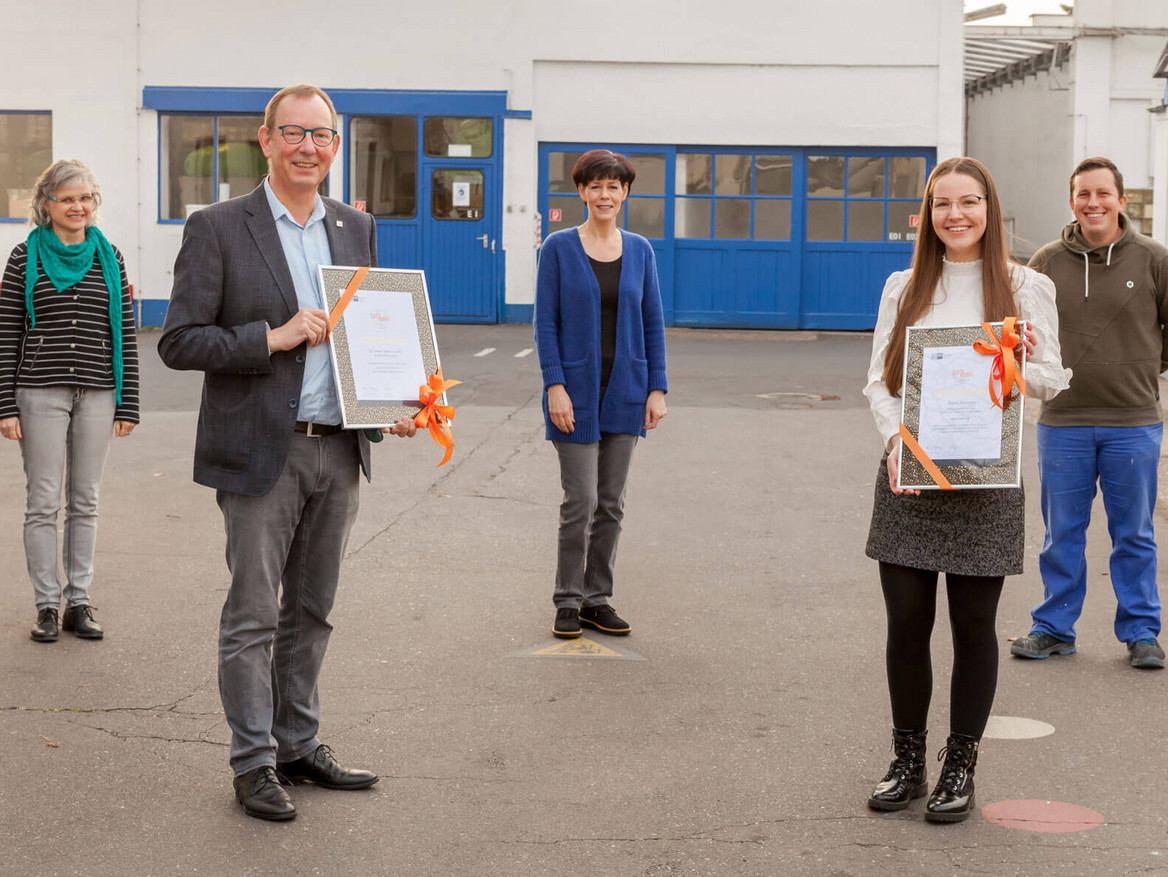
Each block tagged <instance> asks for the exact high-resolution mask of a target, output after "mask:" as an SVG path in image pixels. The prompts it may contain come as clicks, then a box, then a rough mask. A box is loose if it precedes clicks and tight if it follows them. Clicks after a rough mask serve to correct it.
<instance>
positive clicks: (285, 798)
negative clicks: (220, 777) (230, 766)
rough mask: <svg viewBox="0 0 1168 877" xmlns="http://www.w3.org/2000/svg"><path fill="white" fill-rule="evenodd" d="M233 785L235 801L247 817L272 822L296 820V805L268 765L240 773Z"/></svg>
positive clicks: (274, 771) (272, 768)
mask: <svg viewBox="0 0 1168 877" xmlns="http://www.w3.org/2000/svg"><path fill="white" fill-rule="evenodd" d="M233 785H234V786H235V800H236V801H238V802H239V805H240V806H241V807H242V808H243V812H244V813H246V814H247V815H248V816H254V817H255V818H256V819H270V820H272V821H274V822H283V821H284V820H286V819H295V818H296V805H295V804H293V803H292V798H291V797H290V796H289V795H288V793H287V792H285V791H284V790H283V789H282V788H281V787H280V781H279V779H277V777H276V769H275V768H274V767H272V766H271V765H270V764H265V765H264V766H263V767H257V768H256V769H255V770H249V771H248V772H247V773H241V774H240V775H239V776H237V777H236V778H235V780H234V781H233Z"/></svg>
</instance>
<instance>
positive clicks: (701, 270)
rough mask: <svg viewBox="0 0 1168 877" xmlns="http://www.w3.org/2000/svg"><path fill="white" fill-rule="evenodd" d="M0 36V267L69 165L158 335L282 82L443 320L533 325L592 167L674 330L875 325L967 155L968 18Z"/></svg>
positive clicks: (394, 24)
mask: <svg viewBox="0 0 1168 877" xmlns="http://www.w3.org/2000/svg"><path fill="white" fill-rule="evenodd" d="M1155 5H1157V6H1163V7H1164V10H1165V12H1164V14H1165V15H1168V4H1162V3H1160V2H1159V0H1157V2H1156V4H1155ZM1161 17H1163V16H1161ZM4 18H5V22H4V32H5V40H4V43H5V50H4V52H3V53H0V81H3V82H4V83H5V86H4V89H3V91H2V95H0V190H3V191H2V192H0V195H2V198H0V249H2V250H3V251H4V252H7V251H8V249H10V248H11V247H12V246H13V245H15V244H16V243H17V242H18V241H20V240H21V239H23V237H24V235H25V234H26V232H27V226H26V224H25V222H24V212H23V211H24V208H23V203H24V200H25V199H26V198H27V194H28V192H27V190H28V186H29V185H30V183H31V180H32V178H34V177H35V175H36V173H38V172H39V171H40V170H41V169H43V168H44V167H45V166H46V165H47V164H48V162H49V161H50V160H52V159H55V158H62V157H75V158H80V159H82V160H83V161H85V162H86V163H88V164H89V165H90V166H91V167H93V169H94V170H95V171H96V173H97V174H98V176H99V178H100V180H101V184H102V188H103V192H104V195H105V204H104V206H103V208H102V211H103V220H102V224H103V228H104V229H105V230H106V232H107V234H108V236H109V237H110V239H111V240H112V241H114V243H116V244H117V245H118V246H119V247H120V248H121V249H122V250H123V251H124V252H125V254H126V257H127V263H128V265H129V270H130V272H131V275H132V282H133V283H134V287H135V291H136V295H137V300H138V304H139V307H140V318H141V320H142V322H143V323H144V324H146V325H158V324H159V323H160V322H161V319H162V316H163V315H164V313H165V309H166V304H167V301H168V297H169V294H170V286H171V267H172V265H173V262H174V257H175V254H176V253H177V251H178V248H179V244H180V240H181V236H182V228H183V221H184V218H185V216H186V215H187V214H188V213H189V212H190V211H191V210H193V209H198V207H199V206H201V205H204V204H208V203H211V202H213V201H216V200H220V199H224V198H228V197H234V196H237V195H240V194H243V193H245V192H247V191H249V190H250V189H251V188H252V187H253V186H255V185H256V184H257V183H258V182H259V180H260V178H261V175H262V174H263V172H264V163H263V160H262V156H261V155H260V154H259V152H258V148H257V144H256V138H255V130H256V128H257V127H258V126H259V123H260V113H261V112H262V109H263V107H264V105H265V103H266V102H267V100H268V98H269V97H270V96H271V94H272V93H273V92H274V91H275V90H276V89H277V88H279V87H280V86H283V85H286V84H290V83H293V82H298V81H308V82H313V83H316V84H318V85H321V86H323V87H324V88H326V89H327V90H328V91H329V92H330V94H331V95H332V96H333V98H334V100H335V102H336V104H337V108H338V111H339V112H340V113H341V115H342V119H341V122H340V128H341V135H342V146H341V152H340V155H339V158H338V160H337V162H336V164H335V165H334V169H333V172H332V175H331V178H330V180H329V184H328V194H329V195H330V196H332V197H335V198H339V199H342V200H344V201H346V202H349V203H353V204H355V205H357V204H360V205H362V206H363V207H364V209H366V210H368V211H369V212H370V213H372V214H374V215H375V216H376V217H377V218H378V229H379V239H378V245H379V256H380V262H381V264H382V265H384V266H391V267H405V268H417V267H421V268H424V269H426V272H427V277H428V280H429V285H430V288H431V296H432V299H433V302H434V309H435V311H436V314H437V316H438V318H439V319H440V320H447V321H464V322H488V323H489V322H504V321H527V320H530V317H531V307H532V302H533V300H534V276H535V260H536V247H537V241H538V240H539V236H540V235H543V236H546V235H547V234H549V233H550V232H551V231H554V230H555V229H557V228H562V227H564V226H566V225H569V224H573V223H576V222H579V221H580V220H581V218H582V215H583V214H582V207H581V204H580V202H579V200H578V198H577V197H576V195H575V192H574V189H573V187H572V185H571V182H570V180H569V179H567V175H568V172H569V171H570V169H571V164H572V162H573V161H574V158H575V156H576V155H577V154H578V153H580V152H581V151H583V150H585V149H588V148H592V147H596V146H604V147H608V148H613V149H617V150H620V151H624V152H627V153H629V154H630V156H631V158H632V159H633V161H634V164H635V165H636V167H637V168H638V178H637V181H636V183H635V184H634V187H633V192H632V197H631V198H630V199H629V201H628V202H627V204H628V207H627V216H626V219H625V222H626V224H627V226H628V227H629V228H631V229H633V230H635V231H638V232H640V233H642V234H644V235H646V236H647V237H648V238H649V239H650V240H651V241H652V242H653V245H654V248H655V249H656V252H657V256H658V263H659V271H660V274H661V277H662V287H663V293H664V298H665V305H666V314H667V319H668V321H669V322H670V323H672V324H676V325H700V326H755V327H828V328H856V329H864V328H869V327H870V326H871V325H872V324H873V323H874V320H875V312H876V305H877V301H878V298H879V291H880V288H881V282H882V280H883V278H884V276H885V275H887V274H888V273H889V271H891V270H894V269H897V268H901V267H904V266H905V265H907V263H908V261H909V258H910V253H911V242H912V240H913V239H914V238H915V217H914V214H915V213H916V209H917V207H918V205H919V199H920V196H921V192H922V188H923V181H924V178H925V175H926V173H927V171H928V170H929V169H930V168H931V167H932V166H933V165H934V164H935V163H936V161H937V160H938V159H939V158H946V157H949V156H952V155H956V154H959V153H961V152H962V151H963V142H964V117H963V107H964V102H963V99H962V95H963V91H962V89H963V69H962V4H961V2H960V0H885V2H882V3H880V4H871V3H864V2H858V0H845V2H833V3H794V2H774V0H723V2H721V3H714V4H711V3H705V2H695V0H668V2H666V0H629V2H626V3H622V4H618V5H614V6H605V7H596V6H587V5H581V4H574V3H573V4H569V3H561V2H554V0H512V2H507V3H483V2H467V0H448V2H446V3H443V4H438V5H436V4H425V3H415V2H408V3H407V2H397V0H391V2H382V3H372V2H363V0H334V2H332V3H328V4H309V3H302V2H298V0H287V2H282V3H276V2H270V0H242V2H241V0H205V2H203V3H200V4H197V5H196V6H184V7H181V8H180V7H178V6H176V5H175V4H173V3H170V2H165V0H102V2H100V3H77V2H64V0H38V2H35V3H34V2H30V0H11V2H9V3H7V4H5V16H4ZM1162 42H1163V41H1161V43H1162ZM1153 61H1154V59H1153ZM1135 78H1136V73H1135V71H1134V69H1133V71H1132V72H1130V73H1129V72H1128V70H1127V68H1126V67H1125V68H1124V70H1123V71H1121V72H1120V73H1117V74H1116V76H1115V77H1113V80H1112V81H1114V83H1115V87H1116V88H1119V89H1122V90H1124V93H1125V94H1126V93H1127V92H1128V91H1132V90H1134V89H1137V87H1144V86H1137V84H1135V82H1134V80H1135ZM1129 80H1131V81H1130V82H1129ZM1083 99H1084V100H1086V99H1087V96H1084V98H1083ZM1090 99H1091V100H1093V101H1096V102H1098V101H1099V100H1102V99H1105V98H1101V97H1098V96H1095V97H1091V98H1090ZM1145 103H1146V101H1145ZM971 106H973V107H974V110H975V111H976V112H979V113H980V112H981V105H980V104H979V102H978V100H973V101H972V102H971ZM1139 112H1143V113H1144V114H1145V115H1147V113H1146V107H1140V108H1139ZM1095 135H1096V132H1094V131H1087V132H1085V133H1084V134H1083V136H1084V137H1086V138H1093V137H1095ZM1076 136H1078V134H1076ZM1045 139H1046V140H1048V141H1052V140H1054V139H1056V135H1055V132H1054V131H1053V130H1052V131H1050V132H1048V133H1047V135H1046V137H1045ZM1075 142H1076V143H1077V142H1078V141H1075ZM1085 142H1086V143H1089V144H1090V145H1091V148H1092V149H1097V151H1107V149H1106V148H1105V147H1111V146H1118V144H1112V143H1110V142H1101V141H1098V139H1087V140H1086V141H1085ZM1097 143H1098V144H1099V145H1098V146H1096V144H1097ZM1057 148H1063V147H1055V146H1053V145H1052V149H1057ZM1077 148H1078V147H1077V146H1074V147H1070V149H1071V151H1072V152H1074V150H1075V149H1077ZM1064 149H1065V148H1064ZM1125 150H1126V151H1122V152H1121V154H1120V155H1119V156H1118V157H1119V158H1120V159H1121V160H1126V161H1130V162H1131V164H1132V166H1133V170H1134V171H1135V173H1134V174H1133V176H1134V177H1136V178H1141V177H1148V176H1150V172H1149V171H1148V169H1147V167H1146V158H1145V159H1142V161H1144V164H1139V165H1138V168H1137V162H1136V160H1135V158H1134V154H1135V152H1138V150H1136V149H1135V148H1134V147H1131V148H1130V149H1129V148H1128V147H1126V146H1125ZM1059 157H1060V159H1061V158H1064V157H1065V158H1066V159H1067V160H1069V157H1070V156H1069V155H1065V156H1064V155H1061V154H1060V156H1059ZM1064 163H1065V162H1064ZM1002 170H1003V171H1005V170H1006V169H1005V167H1004V165H1003V167H1002ZM456 184H460V185H456ZM456 191H457V193H458V194H457V195H456V194H455V192H456Z"/></svg>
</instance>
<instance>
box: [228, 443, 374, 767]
mask: <svg viewBox="0 0 1168 877" xmlns="http://www.w3.org/2000/svg"><path fill="white" fill-rule="evenodd" d="M359 472H360V461H359V458H358V451H357V439H356V436H355V435H354V434H353V433H351V432H341V433H337V434H336V435H332V436H328V437H327V438H310V437H308V436H306V435H301V434H294V435H293V436H292V440H291V445H290V446H289V448H288V459H287V462H285V464H284V471H283V472H282V473H281V475H280V479H279V481H277V482H276V484H275V486H274V487H273V488H272V489H271V490H270V491H268V493H266V494H264V495H263V496H243V495H242V494H238V493H228V492H227V491H224V490H220V491H217V492H216V499H217V500H218V502H219V508H220V509H221V510H222V511H223V522H224V526H225V528H226V531H227V567H228V569H229V570H230V571H231V587H230V589H229V590H228V592H227V600H226V602H225V603H224V604H223V613H222V615H221V616H220V620H219V696H220V697H221V698H222V700H223V712H224V714H225V715H226V717H227V724H228V726H229V727H230V728H231V755H230V758H231V769H232V771H233V772H234V773H235V775H236V776H238V775H239V774H242V773H246V772H247V771H249V770H253V769H255V768H257V767H262V766H264V765H273V766H274V765H275V764H276V762H277V761H281V762H284V761H293V760H295V759H297V758H300V757H302V756H304V755H307V754H308V753H310V752H312V751H313V750H314V749H315V748H316V747H317V746H319V745H320V741H319V740H318V739H317V737H316V733H317V729H318V728H319V726H320V698H319V696H318V694H317V679H318V678H319V676H320V668H321V664H322V663H323V661H324V653H325V649H326V648H327V647H328V641H329V634H330V633H331V632H332V625H331V624H329V622H328V615H329V611H330V610H331V609H332V606H333V599H334V598H335V596H336V593H337V581H338V579H339V577H340V571H341V560H342V558H343V557H344V555H345V546H346V544H347V543H348V539H349V530H350V528H351V527H352V525H353V520H354V519H355V518H356V517H357V504H358V499H359V485H358V478H359ZM281 586H282V587H281Z"/></svg>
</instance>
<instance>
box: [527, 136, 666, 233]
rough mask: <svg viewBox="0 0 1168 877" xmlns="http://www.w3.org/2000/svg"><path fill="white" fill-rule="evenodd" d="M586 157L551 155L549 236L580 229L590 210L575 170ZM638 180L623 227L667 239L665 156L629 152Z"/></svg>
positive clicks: (623, 214)
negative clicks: (586, 205) (581, 194)
mask: <svg viewBox="0 0 1168 877" xmlns="http://www.w3.org/2000/svg"><path fill="white" fill-rule="evenodd" d="M583 154H584V153H583V152H582V151H578V152H551V153H549V154H548V176H547V185H548V189H547V191H548V215H547V216H546V217H545V218H544V229H545V232H546V233H547V234H551V233H552V232H553V231H559V230H560V229H562V228H572V227H574V226H577V225H580V224H581V223H583V222H584V220H585V218H586V217H587V210H586V209H585V207H584V202H583V201H582V200H581V199H580V194H579V192H578V191H577V189H576V184H575V183H573V182H572V168H573V167H575V165H576V161H577V159H579V158H580V156H581V155H583ZM627 156H628V159H629V161H630V162H631V163H632V165H633V170H634V171H636V178H635V179H634V180H633V185H632V186H631V187H630V189H629V197H628V198H627V199H626V200H625V206H624V208H623V209H622V210H621V219H620V225H621V227H622V228H626V229H628V230H629V231H631V232H635V233H637V234H639V235H641V236H643V237H646V238H650V239H660V238H663V237H665V199H666V191H665V172H666V166H665V162H666V159H665V155H664V154H663V153H660V152H631V151H630V152H628V153H627Z"/></svg>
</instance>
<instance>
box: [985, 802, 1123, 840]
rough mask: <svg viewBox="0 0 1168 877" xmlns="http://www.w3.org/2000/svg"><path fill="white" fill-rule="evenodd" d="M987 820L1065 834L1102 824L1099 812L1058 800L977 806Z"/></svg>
mask: <svg viewBox="0 0 1168 877" xmlns="http://www.w3.org/2000/svg"><path fill="white" fill-rule="evenodd" d="M981 815H982V817H984V818H985V819H986V821H988V822H992V823H994V824H995V825H1000V826H1002V827H1003V828H1017V829H1019V830H1020V831H1039V832H1044V833H1047V834H1067V833H1069V832H1072V831H1087V830H1089V829H1092V828H1098V827H1099V826H1100V825H1102V824H1103V821H1104V820H1103V814H1102V813H1096V812H1095V811H1094V810H1090V809H1088V808H1086V807H1080V806H1079V805H1078V804H1066V803H1064V802H1062V801H997V802H995V803H993V804H987V805H986V806H985V807H982V808H981Z"/></svg>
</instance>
